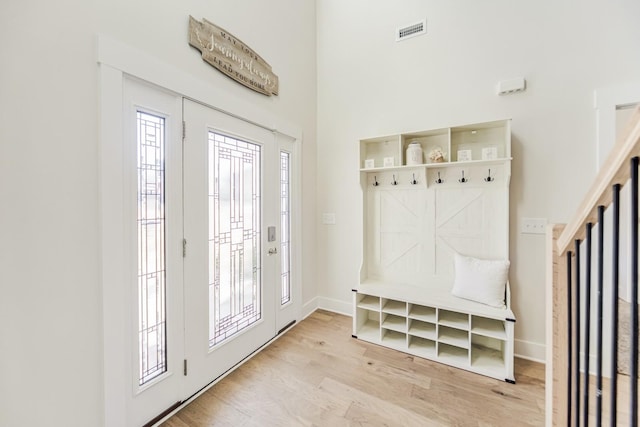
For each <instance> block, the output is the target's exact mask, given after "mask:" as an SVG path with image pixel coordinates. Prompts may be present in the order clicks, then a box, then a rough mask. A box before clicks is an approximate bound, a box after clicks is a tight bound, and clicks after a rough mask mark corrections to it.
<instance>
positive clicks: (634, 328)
mask: <svg viewBox="0 0 640 427" xmlns="http://www.w3.org/2000/svg"><path fill="white" fill-rule="evenodd" d="M630 221H631V283H630V286H631V353H630V359H631V360H630V364H631V372H630V376H631V378H630V380H631V381H630V382H631V393H630V402H629V404H630V405H631V407H630V418H629V425H630V426H632V427H637V425H638V157H634V158H632V159H631V218H630Z"/></svg>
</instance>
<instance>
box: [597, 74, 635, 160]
mask: <svg viewBox="0 0 640 427" xmlns="http://www.w3.org/2000/svg"><path fill="white" fill-rule="evenodd" d="M638 101H640V82H638V83H628V84H625V85H620V86H613V87H607V88H600V89H597V90H595V91H594V105H593V107H594V108H595V110H596V132H597V143H596V144H597V145H596V162H597V163H596V171H598V170H600V167H601V166H602V164H603V163H604V162H605V160H607V156H608V155H609V152H610V151H611V148H612V147H613V145H614V144H615V142H616V107H618V106H621V105H628V104H635V103H637V102H638Z"/></svg>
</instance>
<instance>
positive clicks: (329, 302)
mask: <svg viewBox="0 0 640 427" xmlns="http://www.w3.org/2000/svg"><path fill="white" fill-rule="evenodd" d="M318 308H321V309H323V310H327V311H332V312H334V313H338V314H344V315H345V316H349V317H351V315H352V310H353V307H352V305H351V304H350V303H348V302H344V301H340V300H337V299H333V298H327V297H318Z"/></svg>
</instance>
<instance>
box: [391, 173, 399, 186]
mask: <svg viewBox="0 0 640 427" xmlns="http://www.w3.org/2000/svg"><path fill="white" fill-rule="evenodd" d="M391 185H398V181H396V176H395V175H393V181H391Z"/></svg>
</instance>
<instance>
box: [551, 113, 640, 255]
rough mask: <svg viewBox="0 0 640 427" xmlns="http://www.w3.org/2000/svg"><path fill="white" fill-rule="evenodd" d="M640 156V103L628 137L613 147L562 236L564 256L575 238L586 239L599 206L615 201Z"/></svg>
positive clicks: (559, 239) (626, 131)
mask: <svg viewBox="0 0 640 427" xmlns="http://www.w3.org/2000/svg"><path fill="white" fill-rule="evenodd" d="M636 156H640V106H638V107H636V109H635V111H634V112H633V114H632V116H631V119H630V120H629V123H628V124H627V127H626V129H625V132H624V136H623V137H622V138H621V139H619V140H618V141H617V142H616V144H615V145H614V147H613V148H612V149H611V153H609V156H608V157H607V161H606V162H605V164H604V165H603V166H602V168H601V169H600V172H599V173H598V176H597V177H596V178H595V180H594V181H593V184H592V185H591V188H590V189H589V191H588V192H587V194H586V196H585V198H584V199H583V200H582V203H581V204H580V208H579V209H578V211H577V212H576V214H575V215H574V216H573V219H572V220H571V222H569V223H568V224H567V226H566V227H565V229H564V231H563V232H562V234H561V235H560V237H559V238H558V254H559V255H560V256H563V255H564V254H565V253H566V251H567V250H568V249H569V247H570V246H571V245H573V242H574V240H576V239H579V240H583V239H584V234H585V226H586V225H587V224H588V223H590V222H591V223H593V224H595V223H596V222H597V218H598V215H597V209H598V206H609V205H610V204H611V200H612V188H613V186H614V185H615V184H620V185H624V184H625V183H626V182H627V181H628V180H629V171H630V166H629V159H631V158H632V157H636Z"/></svg>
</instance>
